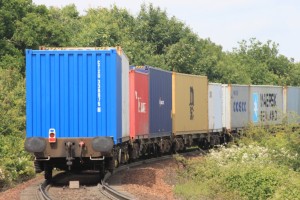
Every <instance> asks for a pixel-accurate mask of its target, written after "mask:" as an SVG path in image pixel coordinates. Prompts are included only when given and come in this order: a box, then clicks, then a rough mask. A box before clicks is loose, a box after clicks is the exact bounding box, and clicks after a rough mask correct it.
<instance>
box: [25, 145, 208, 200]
mask: <svg viewBox="0 0 300 200" xmlns="http://www.w3.org/2000/svg"><path fill="white" fill-rule="evenodd" d="M189 153H193V152H191V151H190V152H185V153H181V154H182V155H188V154H189ZM198 153H201V154H203V151H202V152H201V151H198ZM172 157H173V155H166V156H162V157H157V158H151V159H147V160H141V161H137V162H133V163H129V164H126V165H123V166H120V167H118V168H117V169H115V170H114V172H113V173H112V174H111V173H109V172H108V173H107V174H106V175H105V177H104V179H103V180H101V182H100V183H99V182H98V183H96V184H95V182H94V183H93V184H94V185H93V186H84V185H83V184H81V186H80V189H79V190H81V191H77V190H74V189H68V188H66V187H65V185H67V182H68V180H69V179H72V178H73V179H74V177H76V176H78V177H77V178H78V179H82V178H83V177H86V176H88V175H86V174H85V175H84V176H81V175H76V174H75V175H74V174H73V175H70V174H68V173H60V174H57V175H55V176H54V177H53V181H52V182H49V181H44V182H43V183H41V184H40V185H38V187H36V188H34V187H33V188H32V193H35V194H32V195H31V196H30V197H29V198H21V199H23V200H27V199H37V200H51V199H74V195H75V196H76V195H78V194H79V193H81V194H82V193H88V190H89V191H91V190H92V195H94V196H93V198H94V199H95V198H96V199H103V200H108V199H113V200H129V199H134V197H133V196H132V195H130V194H128V193H126V192H124V191H120V189H119V188H118V187H115V186H113V185H110V184H109V180H110V178H112V177H113V176H114V175H115V174H117V173H119V172H121V171H124V170H127V169H129V168H133V167H136V166H139V165H143V164H149V163H154V162H159V161H162V160H166V159H170V158H172ZM70 176H71V177H70ZM92 176H93V177H96V175H95V173H94V175H93V174H92V173H91V177H92ZM83 179H84V178H83ZM87 179H89V177H88V178H87ZM83 182H84V180H83ZM88 184H89V183H88ZM56 186H59V187H56ZM71 190H72V191H71ZM76 191H77V192H76ZM68 192H69V193H68ZM75 193H76V194H75ZM59 195H66V196H59ZM33 196H34V198H33ZM77 198H79V197H77ZM81 198H84V197H81ZM86 199H89V198H88V196H86Z"/></svg>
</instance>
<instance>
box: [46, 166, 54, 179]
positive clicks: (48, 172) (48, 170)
mask: <svg viewBox="0 0 300 200" xmlns="http://www.w3.org/2000/svg"><path fill="white" fill-rule="evenodd" d="M52 170H53V167H52V166H51V165H50V164H48V163H45V164H44V171H45V175H44V177H45V179H46V180H51V179H52Z"/></svg>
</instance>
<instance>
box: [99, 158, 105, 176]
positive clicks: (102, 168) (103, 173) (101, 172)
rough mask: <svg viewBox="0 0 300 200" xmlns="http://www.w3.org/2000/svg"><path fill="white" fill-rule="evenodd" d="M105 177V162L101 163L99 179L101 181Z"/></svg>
mask: <svg viewBox="0 0 300 200" xmlns="http://www.w3.org/2000/svg"><path fill="white" fill-rule="evenodd" d="M104 176H105V161H102V162H100V167H99V177H100V180H102V179H103V178H104Z"/></svg>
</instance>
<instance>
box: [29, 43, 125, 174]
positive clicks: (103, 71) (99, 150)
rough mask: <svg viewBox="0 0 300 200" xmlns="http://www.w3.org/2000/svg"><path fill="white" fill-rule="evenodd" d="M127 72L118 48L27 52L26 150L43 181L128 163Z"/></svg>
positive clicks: (121, 53) (101, 170)
mask: <svg viewBox="0 0 300 200" xmlns="http://www.w3.org/2000/svg"><path fill="white" fill-rule="evenodd" d="M128 73H129V62H128V59H127V57H126V55H125V54H124V52H123V51H122V49H121V48H119V47H117V48H105V49H101V48H60V49H59V48H44V49H42V50H29V49H28V50H26V141H25V149H26V150H27V151H29V152H31V153H33V154H34V156H35V167H36V170H37V171H43V170H44V171H45V178H46V179H50V178H51V177H52V169H53V168H54V167H55V168H59V169H62V170H67V169H69V170H70V169H75V170H85V169H94V170H99V171H100V172H101V173H103V171H104V170H103V168H104V167H105V166H104V164H106V165H108V168H112V167H113V166H115V165H116V164H117V163H118V162H121V159H123V160H124V159H125V161H126V159H127V158H128V153H127V149H126V147H123V145H122V144H124V142H126V141H128V140H129V139H130V138H129V108H128V106H126V105H128V104H129V93H128V90H129V79H128ZM116 158H119V159H116Z"/></svg>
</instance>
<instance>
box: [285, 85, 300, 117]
mask: <svg viewBox="0 0 300 200" xmlns="http://www.w3.org/2000/svg"><path fill="white" fill-rule="evenodd" d="M286 101H287V106H286V111H287V114H288V117H289V122H300V118H299V116H300V88H299V87H287V88H286Z"/></svg>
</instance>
